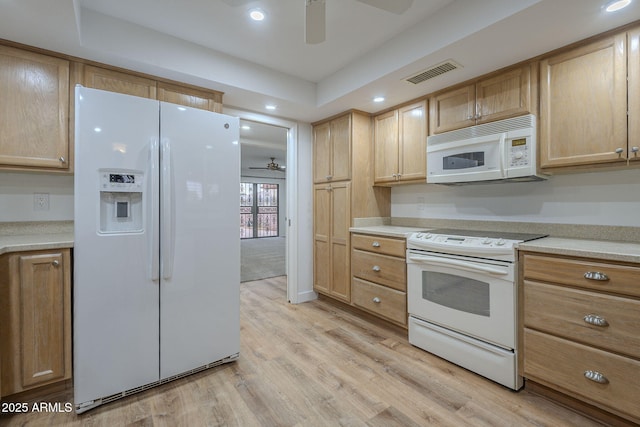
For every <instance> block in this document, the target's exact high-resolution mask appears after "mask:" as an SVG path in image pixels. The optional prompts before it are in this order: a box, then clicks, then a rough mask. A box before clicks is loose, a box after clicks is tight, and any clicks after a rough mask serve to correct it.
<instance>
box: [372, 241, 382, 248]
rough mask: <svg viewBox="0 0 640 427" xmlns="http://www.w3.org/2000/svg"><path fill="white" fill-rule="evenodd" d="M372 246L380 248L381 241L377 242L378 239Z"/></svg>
mask: <svg viewBox="0 0 640 427" xmlns="http://www.w3.org/2000/svg"><path fill="white" fill-rule="evenodd" d="M371 246H373V247H374V248H379V247H380V242H377V241H376V242H373V243H372V244H371Z"/></svg>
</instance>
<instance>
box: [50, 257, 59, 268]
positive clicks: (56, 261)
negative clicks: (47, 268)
mask: <svg viewBox="0 0 640 427" xmlns="http://www.w3.org/2000/svg"><path fill="white" fill-rule="evenodd" d="M51 265H53V266H54V267H57V266H59V265H60V261H58V260H57V259H54V260H53V261H52V262H51Z"/></svg>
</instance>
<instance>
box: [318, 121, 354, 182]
mask: <svg viewBox="0 0 640 427" xmlns="http://www.w3.org/2000/svg"><path fill="white" fill-rule="evenodd" d="M313 139H314V144H313V182H314V183H323V182H333V181H346V180H349V179H351V114H346V115H343V116H340V117H338V118H335V119H333V120H331V121H328V122H325V123H322V124H320V125H317V126H314V128H313Z"/></svg>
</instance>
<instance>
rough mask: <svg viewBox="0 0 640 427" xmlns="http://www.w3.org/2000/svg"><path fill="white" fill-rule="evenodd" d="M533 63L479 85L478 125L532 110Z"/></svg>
mask: <svg viewBox="0 0 640 427" xmlns="http://www.w3.org/2000/svg"><path fill="white" fill-rule="evenodd" d="M531 92H532V90H531V65H526V66H524V67H522V68H517V69H515V70H511V71H507V72H505V73H503V74H500V75H498V76H495V77H492V78H489V79H486V80H482V81H480V82H478V83H477V84H476V114H477V116H476V117H477V120H476V123H477V124H481V123H487V122H492V121H495V120H502V119H508V118H510V117H516V116H520V115H523V114H528V113H530V112H531V111H532V109H531V107H532V105H531V101H532V93H531Z"/></svg>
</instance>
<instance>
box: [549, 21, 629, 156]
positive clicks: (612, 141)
mask: <svg viewBox="0 0 640 427" xmlns="http://www.w3.org/2000/svg"><path fill="white" fill-rule="evenodd" d="M636 37H637V33H636ZM626 45H627V40H626V33H623V34H617V35H612V36H609V37H606V38H604V39H600V40H598V41H595V42H593V43H589V44H586V45H582V46H579V47H576V48H575V49H572V50H569V51H566V52H563V53H560V54H558V55H555V56H552V57H550V58H546V59H544V60H542V61H541V63H540V74H541V79H540V81H541V84H540V135H539V147H540V166H541V167H543V168H552V167H567V166H577V165H587V164H597V163H610V162H619V161H623V160H624V161H626V159H627V155H628V149H627V49H626ZM636 50H637V49H636ZM635 55H636V57H637V52H636V54H635ZM636 62H637V59H636ZM635 66H636V67H637V64H636V65H635ZM634 102H635V100H634ZM635 105H636V108H637V104H635ZM636 117H637V116H636ZM629 121H630V122H633V120H631V117H629ZM636 121H637V120H636ZM634 126H635V124H634Z"/></svg>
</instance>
